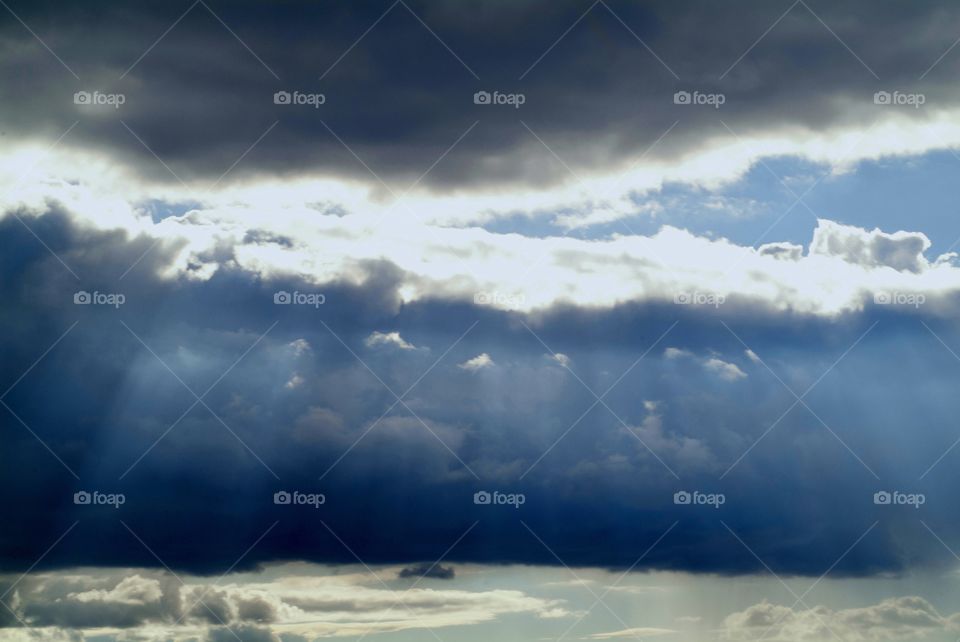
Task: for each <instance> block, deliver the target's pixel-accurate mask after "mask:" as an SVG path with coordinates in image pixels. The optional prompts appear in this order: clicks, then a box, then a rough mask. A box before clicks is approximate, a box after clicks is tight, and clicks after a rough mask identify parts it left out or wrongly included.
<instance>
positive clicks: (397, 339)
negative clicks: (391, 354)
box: [364, 332, 417, 350]
mask: <svg viewBox="0 0 960 642" xmlns="http://www.w3.org/2000/svg"><path fill="white" fill-rule="evenodd" d="M364 344H365V345H366V346H367V347H368V348H375V347H377V346H390V347H394V348H399V349H400V350H416V348H417V347H416V346H415V345H413V344H412V343H408V342H407V341H405V340H404V339H403V337H401V336H400V333H399V332H387V333H383V332H374V333H372V334H371V335H370V336H369V337H367V338H366V340H365V341H364Z"/></svg>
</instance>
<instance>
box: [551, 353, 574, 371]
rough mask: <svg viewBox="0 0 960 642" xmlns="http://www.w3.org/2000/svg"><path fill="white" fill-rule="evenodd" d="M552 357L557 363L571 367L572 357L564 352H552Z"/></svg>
mask: <svg viewBox="0 0 960 642" xmlns="http://www.w3.org/2000/svg"><path fill="white" fill-rule="evenodd" d="M550 358H551V359H553V360H554V361H556V362H557V363H559V364H560V365H561V366H563V367H564V368H568V367H570V357H568V356H567V355H565V354H563V353H562V352H557V353H555V354H552V355H550Z"/></svg>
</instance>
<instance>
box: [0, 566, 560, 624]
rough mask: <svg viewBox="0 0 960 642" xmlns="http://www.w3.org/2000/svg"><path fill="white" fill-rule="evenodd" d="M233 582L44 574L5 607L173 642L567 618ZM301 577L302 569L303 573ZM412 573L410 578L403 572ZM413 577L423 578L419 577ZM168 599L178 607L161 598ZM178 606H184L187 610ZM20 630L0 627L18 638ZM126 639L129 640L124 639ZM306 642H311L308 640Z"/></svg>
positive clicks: (507, 599)
mask: <svg viewBox="0 0 960 642" xmlns="http://www.w3.org/2000/svg"><path fill="white" fill-rule="evenodd" d="M437 569H439V570H435V571H433V572H431V573H430V574H429V575H428V576H429V577H433V578H440V579H449V580H452V579H453V569H452V568H451V567H441V566H439V565H438V566H437ZM280 570H281V572H280V573H278V574H273V573H271V575H272V576H273V577H272V579H270V580H264V579H263V578H262V577H259V576H258V575H256V574H251V575H243V574H241V575H236V574H234V575H231V576H230V577H229V579H228V580H227V581H226V582H223V581H221V585H220V586H217V584H216V580H215V579H213V578H198V577H192V576H186V577H183V578H182V579H183V580H184V582H185V585H183V586H181V585H180V584H179V580H176V579H175V578H173V577H171V576H169V575H166V574H162V573H158V572H155V571H149V570H142V571H137V572H134V573H132V574H131V575H128V576H126V577H124V576H123V573H124V571H115V572H113V573H107V572H103V573H101V574H100V575H99V576H93V575H85V574H82V573H45V574H42V575H28V576H26V577H24V578H22V580H21V582H20V585H19V586H18V588H17V597H16V599H10V598H7V599H6V600H5V603H6V604H7V606H8V607H9V608H11V609H13V611H14V612H15V613H16V614H17V615H18V617H20V618H21V619H22V620H23V621H24V622H25V623H27V624H28V625H29V626H30V627H31V628H32V629H34V630H37V631H43V632H44V636H45V638H44V639H58V638H57V636H58V635H60V634H61V633H64V634H66V632H70V633H69V635H73V636H76V635H77V634H78V632H85V633H86V632H89V633H93V632H97V633H99V634H109V635H114V636H117V637H116V638H114V639H121V638H122V636H124V635H132V634H133V633H132V632H133V631H138V632H144V633H146V632H149V633H150V634H151V635H154V636H165V638H169V639H188V638H191V637H193V638H194V639H198V638H202V639H208V640H210V641H211V642H212V641H220V640H226V639H237V637H236V636H239V638H240V639H241V640H244V641H247V640H249V641H251V642H252V641H259V640H271V641H276V640H279V639H280V637H281V636H283V639H284V640H288V639H290V638H288V637H286V636H288V635H304V636H310V639H312V637H314V636H316V635H321V636H329V637H341V636H357V635H369V634H374V633H383V632H391V631H403V630H411V629H423V628H430V629H439V628H443V627H448V626H462V625H466V624H476V623H479V622H485V621H490V620H494V619H497V618H499V617H502V616H505V615H509V614H531V615H534V616H536V617H547V618H551V617H557V615H558V614H561V615H563V614H566V611H565V610H564V608H563V603H562V602H561V601H558V600H545V599H540V598H535V597H532V596H529V595H526V594H525V593H523V592H521V591H515V590H497V589H491V590H475V591H469V590H464V589H459V588H450V589H445V590H442V591H438V590H433V589H418V588H414V589H409V590H399V591H393V590H391V589H389V588H386V587H383V586H381V585H380V584H379V583H376V582H373V583H371V576H369V575H368V574H366V573H355V574H354V573H339V574H331V573H330V572H329V571H326V570H323V569H321V568H319V567H316V568H313V569H311V570H312V572H311V573H310V574H309V575H303V574H301V573H291V574H284V573H283V572H282V567H280ZM300 570H301V571H302V570H303V569H300ZM404 571H411V573H406V574H405V573H404ZM414 571H415V572H414ZM425 572H426V568H425V567H424V568H419V567H410V568H405V569H402V570H401V571H400V576H401V577H415V576H416V577H420V576H423V575H424V573H425ZM167 593H170V594H171V596H170V597H172V598H173V597H175V598H176V599H169V600H165V599H161V598H162V597H163V595H165V594H167ZM180 606H182V607H183V608H182V609H181V608H180ZM18 625H19V623H18V622H12V623H10V624H8V625H7V626H8V627H15V628H12V629H11V628H0V638H2V639H14V638H11V635H15V634H16V631H17V628H16V627H17V626H18ZM122 639H126V638H122ZM304 639H307V638H304Z"/></svg>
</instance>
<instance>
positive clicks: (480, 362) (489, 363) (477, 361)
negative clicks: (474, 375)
mask: <svg viewBox="0 0 960 642" xmlns="http://www.w3.org/2000/svg"><path fill="white" fill-rule="evenodd" d="M493 365H494V363H493V359H491V358H490V355H489V354H487V353H486V352H483V353H481V354H478V355H477V356H475V357H473V358H472V359H467V360H466V361H464V362H463V363H461V364H460V365H459V366H458V367H460V368H463V369H464V370H469V371H470V372H476V371H477V370H483V369H484V368H491V367H493Z"/></svg>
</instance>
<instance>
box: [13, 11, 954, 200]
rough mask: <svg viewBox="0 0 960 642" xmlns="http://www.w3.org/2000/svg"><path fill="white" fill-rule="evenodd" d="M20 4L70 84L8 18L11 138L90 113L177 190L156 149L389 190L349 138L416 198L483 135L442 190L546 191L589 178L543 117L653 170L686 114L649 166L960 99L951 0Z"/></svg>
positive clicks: (184, 174) (220, 168)
mask: <svg viewBox="0 0 960 642" xmlns="http://www.w3.org/2000/svg"><path fill="white" fill-rule="evenodd" d="M208 7H209V10H208ZM391 7H392V9H391ZM808 7H809V8H808ZM11 8H12V9H13V10H15V11H17V12H18V15H19V16H20V17H21V18H23V20H24V21H25V22H26V23H27V24H28V25H30V26H31V28H32V29H33V30H34V31H35V32H36V33H37V35H39V36H40V37H41V38H43V41H44V42H45V43H46V44H48V45H49V46H50V48H51V49H52V50H53V51H54V52H56V54H57V55H58V56H59V57H60V58H61V59H62V60H63V62H64V64H65V65H67V66H68V67H69V69H70V71H68V70H67V69H66V68H64V66H63V65H61V64H60V62H58V61H57V59H56V58H55V57H54V56H53V55H51V53H50V52H49V51H47V50H46V49H45V48H44V47H43V46H42V45H41V44H40V43H39V42H38V41H37V40H35V39H34V38H33V36H32V35H31V34H30V33H29V32H28V31H27V30H26V29H25V28H24V27H23V25H21V24H20V23H19V22H18V21H17V20H15V19H14V18H13V16H11V15H10V14H9V13H7V12H3V14H2V15H0V46H2V48H3V51H4V56H3V58H2V62H0V96H2V107H0V117H2V123H3V126H2V129H3V132H4V134H5V135H6V137H7V139H8V140H13V139H20V138H34V137H37V136H38V135H41V134H42V135H45V136H48V137H52V138H56V137H57V136H59V135H60V134H61V133H62V132H64V131H65V130H66V129H67V128H68V126H70V124H71V123H73V122H74V121H77V120H79V124H78V125H77V126H76V127H75V128H74V129H73V130H72V131H71V132H70V134H69V135H68V136H66V137H65V138H64V140H63V142H62V144H63V145H66V146H74V147H80V148H84V149H89V148H99V149H102V150H105V151H107V152H109V153H110V154H111V155H113V157H115V158H121V159H124V160H125V161H128V162H130V163H134V164H135V165H136V167H137V169H138V170H139V171H140V172H143V173H144V174H148V175H151V176H153V177H155V178H158V179H162V180H171V181H173V180H175V179H174V178H173V177H171V176H170V174H169V173H168V172H167V170H166V169H165V168H164V167H163V166H162V165H161V164H160V163H159V162H158V161H157V159H156V158H155V157H154V156H153V154H154V153H156V154H157V155H158V156H159V157H160V158H161V159H163V160H164V161H165V162H166V163H167V164H168V165H169V166H170V167H171V168H172V169H173V171H174V172H175V173H176V174H177V176H179V177H180V178H182V179H183V180H187V181H189V180H191V179H194V178H197V179H202V182H203V184H209V183H211V182H213V181H215V180H216V179H217V178H218V177H220V176H221V175H222V174H223V173H224V172H226V171H227V170H228V168H230V167H231V165H232V164H233V163H234V162H235V161H236V160H237V159H238V158H239V157H240V156H241V155H243V154H244V152H245V151H247V150H248V149H249V148H250V146H251V145H253V144H254V143H255V142H256V141H258V140H259V139H260V137H261V136H263V138H262V140H260V141H259V143H257V145H256V147H255V149H253V150H252V151H251V152H250V153H249V155H248V156H246V157H245V158H244V159H243V161H242V162H241V163H240V164H239V165H238V166H237V168H236V169H235V170H233V172H232V173H231V178H240V177H242V176H244V175H245V174H250V173H279V174H294V173H299V174H303V173H313V174H316V173H323V174H339V175H351V176H354V177H360V178H362V179H363V180H365V181H369V183H370V184H371V185H373V186H374V187H376V188H377V189H381V188H382V186H381V185H380V184H379V183H378V181H377V180H376V179H374V178H372V177H371V175H370V174H369V173H368V171H367V170H366V169H365V168H364V167H363V166H362V164H361V163H360V162H358V161H357V159H356V158H354V156H353V154H352V153H351V152H350V151H347V150H346V149H345V148H344V146H343V145H342V144H341V142H340V141H338V140H337V138H338V137H339V138H340V139H341V140H342V141H343V142H344V143H346V145H348V146H349V147H350V148H351V150H353V152H355V153H356V154H357V155H358V156H359V157H360V158H361V159H363V162H365V163H366V164H367V165H368V166H369V167H370V168H371V169H372V170H373V171H374V172H376V173H377V174H378V175H380V176H382V177H383V178H384V179H385V180H386V181H387V182H388V183H389V184H390V187H391V189H393V190H396V191H398V192H399V191H402V190H403V189H405V188H406V186H408V185H409V184H411V183H412V182H413V181H414V180H415V179H416V178H417V177H419V176H420V175H421V174H422V173H423V172H425V171H427V169H428V168H430V166H431V165H432V164H433V163H434V162H435V161H436V160H437V159H438V158H440V157H441V155H443V154H444V153H445V152H446V151H448V149H449V148H450V147H451V146H452V145H454V143H455V142H456V141H457V140H458V139H459V138H460V137H461V136H463V139H462V140H460V142H459V143H458V144H457V145H456V146H455V148H454V149H452V150H451V151H450V152H449V154H447V155H446V156H445V158H444V161H443V162H442V163H440V164H438V165H437V166H436V167H435V168H433V170H432V172H431V173H430V176H429V177H428V178H427V179H426V184H428V185H432V186H434V187H437V188H453V187H458V186H464V185H468V184H476V183H490V182H521V183H528V184H529V183H543V182H550V181H556V180H560V179H566V178H568V174H567V170H566V169H565V168H564V167H563V166H562V165H561V164H560V163H557V162H555V160H554V159H553V158H552V156H551V155H550V152H548V151H547V150H546V149H544V148H543V146H542V145H541V143H540V142H539V141H537V139H536V138H535V137H534V136H533V135H532V134H531V133H530V131H528V129H527V127H525V126H524V124H523V123H526V125H527V126H529V128H530V129H532V130H533V131H534V132H536V133H537V135H538V136H539V137H540V138H542V139H543V141H544V142H545V143H546V144H547V145H549V146H550V147H551V149H553V150H555V151H556V152H557V153H558V154H559V155H560V156H561V157H562V158H563V159H564V160H565V161H566V162H567V163H568V164H569V165H571V166H572V167H573V168H574V169H575V170H582V171H587V170H588V169H596V168H598V167H604V166H611V165H617V164H620V163H622V162H623V161H625V160H628V159H636V158H637V157H638V156H639V154H640V153H642V152H643V151H644V150H646V149H647V148H648V147H649V146H650V145H651V144H653V143H654V142H655V141H657V140H658V139H660V137H661V136H662V135H663V134H664V132H666V131H667V130H668V129H669V128H670V127H671V126H672V125H673V124H674V123H676V122H677V121H680V124H679V125H677V126H676V127H675V128H674V129H673V130H672V131H671V133H670V135H669V136H666V137H665V138H664V139H663V140H662V141H660V142H659V144H658V145H657V146H656V149H655V150H654V151H652V152H651V154H650V156H649V158H657V157H661V158H672V157H676V156H677V155H678V154H682V153H685V152H689V151H691V150H693V149H695V148H697V147H698V146H700V145H702V144H703V142H704V141H705V140H708V139H712V138H717V137H729V136H730V133H729V131H728V130H727V129H726V127H725V126H724V124H723V123H726V125H727V126H729V127H730V128H731V129H733V131H735V132H736V133H737V134H738V135H741V136H745V135H748V134H750V133H753V132H756V131H763V130H769V129H771V128H774V127H790V128H792V129H793V130H794V131H797V130H818V129H822V128H824V127H826V126H829V125H843V124H851V125H853V124H855V125H858V126H859V125H862V124H863V123H865V122H867V123H868V122H871V121H873V120H874V119H876V118H878V117H880V116H881V115H889V114H890V113H891V112H890V109H889V108H887V107H883V106H880V107H878V106H876V105H874V104H873V93H874V92H875V91H877V90H880V89H882V90H887V91H894V90H900V91H911V90H915V89H920V90H922V91H924V92H925V93H926V99H927V102H926V105H925V106H924V108H923V109H919V110H913V109H901V110H900V113H901V114H903V115H906V116H910V117H917V118H922V117H923V116H924V115H926V114H929V113H930V112H931V111H933V110H936V109H939V108H948V107H951V106H953V105H956V104H957V99H958V95H957V91H956V88H955V87H954V84H953V83H952V82H950V80H951V79H952V77H953V76H954V75H955V74H956V70H957V67H958V65H960V56H958V55H955V52H954V54H948V55H946V56H945V57H944V58H943V59H942V60H941V61H940V62H939V63H937V65H936V66H933V65H934V63H935V62H936V61H937V60H938V58H940V56H941V55H942V54H943V53H944V52H945V51H946V50H947V49H948V48H949V47H950V45H952V44H953V42H954V40H955V38H956V33H955V30H954V29H953V25H954V24H956V20H957V17H958V15H957V14H958V11H960V8H958V7H956V6H954V5H951V4H949V3H923V4H911V5H905V4H903V3H900V2H877V3H871V4H870V7H869V10H865V9H864V8H863V5H862V4H859V3H854V2H840V3H826V2H814V1H811V2H809V3H800V4H796V5H794V6H793V8H792V9H791V10H790V11H789V13H788V14H786V16H785V17H784V15H783V14H784V12H785V11H786V10H787V9H788V8H790V4H789V3H770V2H762V1H759V0H758V1H756V2H747V3H738V4H736V5H732V4H730V3H716V2H685V3H676V2H669V1H667V0H664V1H662V2H651V3H643V4H638V3H632V2H619V1H617V0H610V2H607V3H599V4H595V5H593V6H592V8H591V4H590V3H589V2H546V1H542V2H526V3H508V2H493V1H488V2H478V3H471V4H470V6H469V7H463V6H461V5H460V4H453V3H450V4H438V3H425V2H418V1H416V0H411V1H410V2H405V3H397V4H392V3H391V2H389V0H387V1H384V2H370V3H352V2H324V3H314V2H284V3H270V4H268V5H264V4H261V3H252V2H239V3H222V2H209V3H199V4H194V5H190V4H189V3H187V2H185V3H159V2H155V3H147V4H138V6H137V8H136V10H133V9H132V8H131V7H128V6H127V5H124V4H121V3H113V2H82V3H72V4H71V3H62V2H57V3H53V2H48V3H45V2H38V3H22V2H14V3H12V4H11ZM187 9H190V10H189V11H188V12H187V13H186V15H184V12H186V11H187ZM388 9H390V10H389V11H387V10H388ZM587 9H589V11H587ZM180 18H182V19H180ZM780 18H782V19H780ZM178 19H180V20H179V22H177V21H178ZM778 19H780V20H779V22H777V20H778ZM821 19H822V21H823V23H821ZM220 20H222V21H223V23H225V25H226V27H225V26H224V24H221V22H220ZM420 20H422V21H423V23H425V24H421V22H420ZM775 22H777V24H776V26H775V27H773V28H772V29H770V27H771V25H773V24H774V23H775ZM174 23H176V25H175V26H174V27H173V28H172V29H171V28H170V27H171V25H173V24H174ZM824 23H825V24H824ZM573 25H575V26H573ZM825 25H826V26H825ZM571 26H573V27H572V28H571ZM227 27H229V30H228V28H227ZM168 29H169V33H167V30H168ZM368 29H369V32H367V31H368ZM768 29H770V30H769V33H766V35H765V36H764V37H763V39H762V40H760V42H759V43H757V40H758V38H760V37H761V35H764V34H765V32H767V30H768ZM831 30H832V32H833V33H831ZM231 31H232V32H233V33H231ZM164 34H165V35H164ZM234 34H235V35H236V37H234ZM364 34H365V35H364ZM564 34H566V35H564ZM561 35H563V38H562V39H560V37H561ZM161 36H163V37H162V38H160V37H161ZM361 36H363V37H362V39H361ZM158 38H159V41H158ZM558 39H559V41H558ZM358 40H359V42H358ZM640 40H642V41H643V42H642V43H641V42H640ZM241 41H242V42H241ZM754 43H757V44H756V46H755V47H753V48H752V49H751V46H752V45H754ZM154 45H155V46H154ZM353 45H355V46H353ZM645 45H646V46H649V48H650V49H651V50H652V52H653V53H651V51H648V50H647V48H646V46H645ZM247 47H249V49H248V48H247ZM448 47H449V50H448ZM748 50H749V52H748ZM548 51H549V53H546V52H548ZM745 52H748V53H746V55H744V54H745ZM545 53H546V55H544V54H545ZM741 56H743V57H742V59H741ZM858 57H859V60H858ZM458 58H459V60H458ZM658 58H659V59H660V60H658ZM738 60H739V62H738ZM932 66H933V67H932ZM931 67H932V69H931ZM928 70H930V71H929V73H927V75H926V76H925V77H924V79H923V80H922V81H921V80H920V77H921V75H923V74H924V73H925V72H927V71H928ZM71 72H72V73H75V74H76V75H77V76H79V79H77V78H75V77H74V76H73V75H72V73H71ZM321 76H323V78H322V80H321V79H320V78H321ZM521 76H522V79H521ZM876 76H879V79H878V78H877V77H876ZM94 90H98V91H101V92H105V93H111V92H120V93H122V94H123V95H124V96H125V99H126V101H125V103H124V104H123V105H121V106H120V108H119V109H113V108H112V107H104V108H93V107H85V108H78V107H77V106H76V105H74V103H73V94H74V92H76V91H94ZM294 90H298V91H300V92H303V93H322V94H324V96H325V99H326V100H325V102H324V104H322V105H319V107H318V108H314V107H313V106H310V105H300V106H294V105H275V104H274V103H273V96H274V93H275V92H277V91H290V92H292V91H294ZM481 90H483V91H491V92H492V91H494V90H496V91H500V92H501V93H516V92H521V93H523V94H524V96H525V102H524V103H523V105H522V106H521V107H520V108H518V109H515V108H513V107H511V106H508V105H475V104H474V103H473V95H474V93H475V92H477V91H481ZM678 90H685V91H694V90H697V91H700V92H706V93H711V92H720V93H723V94H724V95H725V97H726V102H725V103H724V105H723V107H722V109H720V110H715V109H713V108H710V107H704V106H690V105H687V106H683V105H681V106H677V105H674V103H673V94H674V92H676V91H678ZM721 119H722V120H723V123H721V122H720V121H721ZM121 120H122V121H123V122H122V123H121ZM521 120H522V121H523V123H521ZM477 121H479V124H477V125H476V127H475V128H474V129H472V130H470V127H471V126H472V125H473V124H474V123H475V122H477ZM124 123H125V125H126V126H125V125H124ZM274 123H277V124H276V127H275V128H273V129H270V128H271V126H272V125H273V124H274ZM128 128H129V130H128ZM328 128H329V129H328ZM130 130H132V132H133V133H131V131H130ZM268 130H269V133H266V132H268ZM468 130H470V131H469V133H467V134H466V135H464V134H465V132H467V131H468ZM136 137H139V138H140V139H142V141H143V143H145V144H146V145H147V146H148V147H149V148H150V150H152V151H148V150H147V149H145V148H144V146H143V145H142V144H141V142H140V141H138V140H137V138H136Z"/></svg>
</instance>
